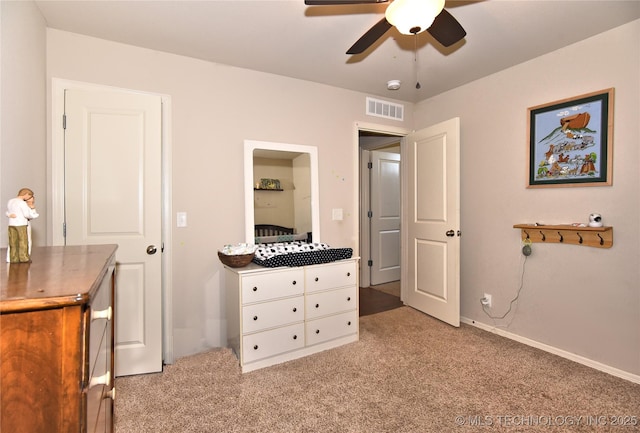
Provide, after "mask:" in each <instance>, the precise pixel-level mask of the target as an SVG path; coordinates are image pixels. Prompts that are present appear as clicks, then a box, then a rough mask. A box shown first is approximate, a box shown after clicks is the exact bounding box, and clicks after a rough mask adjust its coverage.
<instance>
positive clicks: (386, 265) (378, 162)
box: [370, 150, 401, 285]
mask: <svg viewBox="0 0 640 433" xmlns="http://www.w3.org/2000/svg"><path fill="white" fill-rule="evenodd" d="M370 195H371V211H372V212H371V260H372V266H371V285H376V284H383V283H388V282H390V281H398V280H399V279H400V209H401V200H400V155H399V154H397V153H391V152H383V151H375V150H374V151H372V152H371V189H370Z"/></svg>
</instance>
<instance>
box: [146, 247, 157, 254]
mask: <svg viewBox="0 0 640 433" xmlns="http://www.w3.org/2000/svg"><path fill="white" fill-rule="evenodd" d="M156 251H158V249H157V248H156V246H155V245H149V246H148V247H147V254H149V255H150V256H151V255H153V254H155V253H156Z"/></svg>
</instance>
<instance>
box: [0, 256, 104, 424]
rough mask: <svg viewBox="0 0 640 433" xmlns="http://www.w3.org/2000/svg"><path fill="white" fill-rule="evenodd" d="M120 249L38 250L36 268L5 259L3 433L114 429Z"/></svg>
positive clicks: (0, 272)
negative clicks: (115, 296)
mask: <svg viewBox="0 0 640 433" xmlns="http://www.w3.org/2000/svg"><path fill="white" fill-rule="evenodd" d="M116 249H117V246H116V245H90V246H69V247H35V248H34V249H33V251H32V254H31V260H32V263H18V264H8V263H6V262H5V261H4V260H2V263H1V265H0V431H2V432H7V433H8V432H15V433H18V432H20V433H44V432H47V433H54V432H64V433H72V432H73V433H75V432H90V433H94V432H112V431H113V396H114V389H113V366H114V320H113V318H114V317H113V313H114V311H113V304H114V294H115V252H116ZM0 257H1V258H2V259H4V258H5V257H6V249H2V250H0Z"/></svg>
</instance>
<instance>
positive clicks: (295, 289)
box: [242, 269, 304, 304]
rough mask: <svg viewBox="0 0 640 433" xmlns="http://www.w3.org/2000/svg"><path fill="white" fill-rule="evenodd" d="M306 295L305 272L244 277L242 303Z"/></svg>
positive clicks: (257, 274)
mask: <svg viewBox="0 0 640 433" xmlns="http://www.w3.org/2000/svg"><path fill="white" fill-rule="evenodd" d="M302 293H304V270H303V269H292V270H284V271H274V272H260V273H256V274H252V275H245V276H243V277H242V303H243V304H250V303H252V302H261V301H266V300H269V299H277V298H283V297H286V296H295V295H300V294H302Z"/></svg>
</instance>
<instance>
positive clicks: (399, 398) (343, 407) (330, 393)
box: [115, 307, 640, 433]
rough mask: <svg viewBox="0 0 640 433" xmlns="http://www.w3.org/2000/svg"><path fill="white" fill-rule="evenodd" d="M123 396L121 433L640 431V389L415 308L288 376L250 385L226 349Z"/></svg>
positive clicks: (374, 319) (123, 384)
mask: <svg viewBox="0 0 640 433" xmlns="http://www.w3.org/2000/svg"><path fill="white" fill-rule="evenodd" d="M116 387H117V398H116V405H115V412H116V413H115V416H116V432H118V433H138V432H154V433H156V432H157V433H160V432H162V433H173V432H176V433H178V432H179V433H187V432H202V433H204V432H207V433H208V432H260V433H273V432H282V433H290V432H309V433H311V432H313V433H316V432H322V433H324V432H340V433H348V432H353V433H368V432H371V433H374V432H375V433H382V432H393V433H400V432H411V433H429V432H437V433H447V432H478V431H506V432H536V431H538V432H632V431H633V432H637V431H640V427H638V424H639V423H640V419H638V417H640V385H636V384H633V383H630V382H627V381H624V380H622V379H619V378H616V377H613V376H610V375H607V374H605V373H601V372H598V371H596V370H593V369H590V368H587V367H584V366H582V365H579V364H576V363H573V362H571V361H568V360H565V359H563V358H559V357H557V356H554V355H551V354H548V353H545V352H542V351H539V350H537V349H533V348H531V347H528V346H524V345H522V344H518V343H515V342H513V341H511V340H508V339H505V338H502V337H499V336H496V335H494V334H491V333H488V332H485V331H482V330H479V329H477V328H474V327H471V326H468V325H464V324H463V325H462V326H461V327H460V328H453V327H450V326H448V325H444V324H443V323H441V322H439V321H437V320H435V319H432V318H430V317H428V316H426V315H424V314H422V313H419V312H417V311H415V310H413V309H411V308H409V307H401V308H397V309H395V310H391V311H387V312H383V313H379V314H373V315H370V316H366V317H363V318H361V319H360V341H359V342H357V343H352V344H349V345H347V346H344V347H341V348H338V349H333V350H330V351H326V352H322V353H320V354H316V355H312V356H310V357H306V358H303V359H299V360H296V361H291V362H288V363H284V364H280V365H278V366H274V367H269V368H266V369H262V370H258V371H254V372H251V373H246V374H244V375H243V374H241V373H240V370H239V367H238V364H237V360H236V358H235V357H234V356H233V354H232V353H231V352H230V351H229V350H228V349H218V350H213V351H211V352H208V353H203V354H199V355H195V356H189V357H186V358H182V359H179V360H178V361H177V362H176V363H175V364H174V365H170V366H166V367H165V371H164V373H159V374H150V375H143V376H135V377H125V378H118V379H116ZM624 416H627V417H629V418H626V419H625V418H612V417H624ZM580 417H582V418H580ZM631 417H636V418H631ZM616 420H620V421H625V420H626V422H627V423H628V424H634V423H635V424H636V425H632V426H626V427H624V426H623V427H621V426H615V425H612V422H613V421H616ZM634 420H635V421H634ZM472 424H475V425H472Z"/></svg>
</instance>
